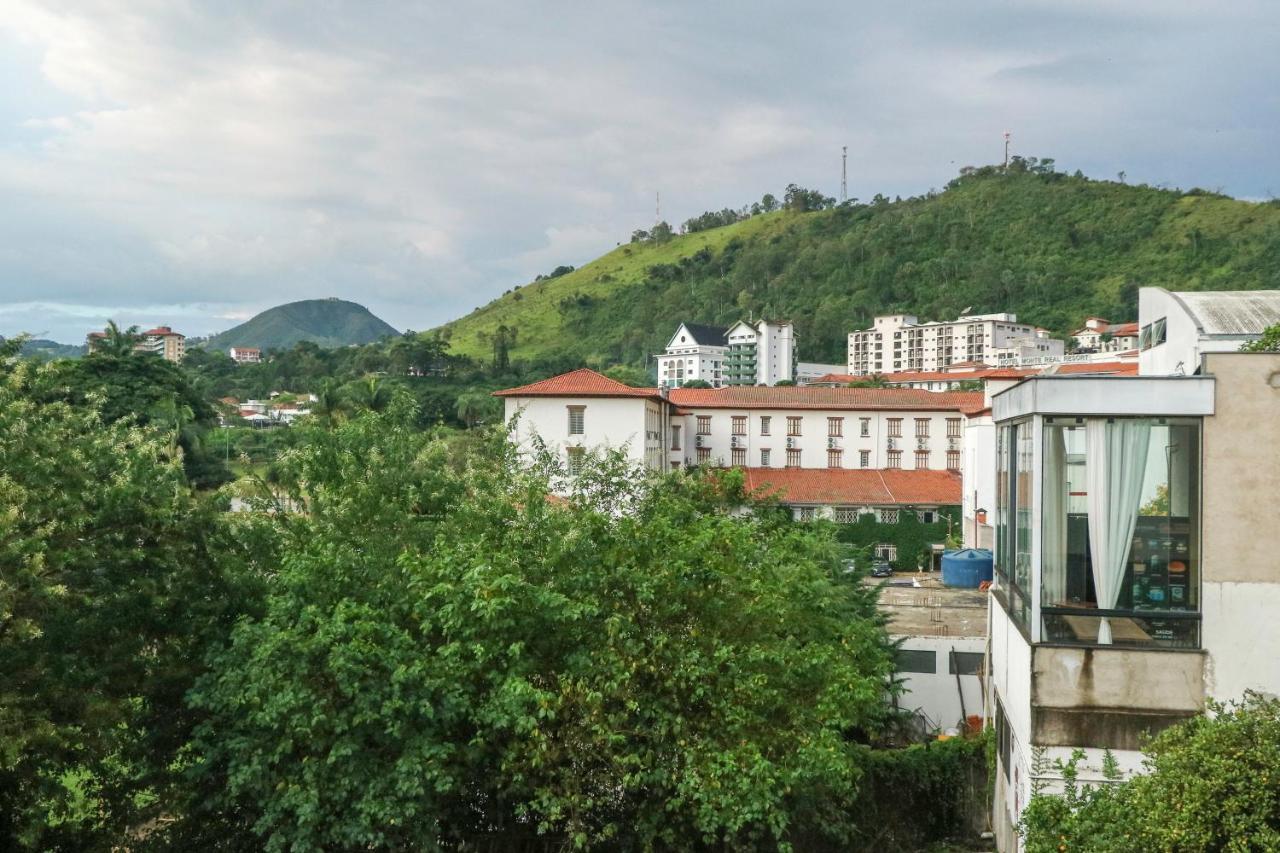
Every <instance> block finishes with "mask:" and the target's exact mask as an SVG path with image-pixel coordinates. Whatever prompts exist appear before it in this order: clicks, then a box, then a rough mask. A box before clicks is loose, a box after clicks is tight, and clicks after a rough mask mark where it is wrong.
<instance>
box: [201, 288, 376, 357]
mask: <svg viewBox="0 0 1280 853" xmlns="http://www.w3.org/2000/svg"><path fill="white" fill-rule="evenodd" d="M396 334H399V332H397V331H396V329H395V328H394V327H392V326H391V325H390V324H389V323H386V322H384V321H382V320H380V319H378V318H377V317H375V316H374V315H373V314H371V313H370V312H369V309H368V308H365V307H364V306H363V305H357V304H356V303H354V302H346V301H343V300H341V299H304V300H302V301H301V302H290V303H288V304H287V305H277V306H276V307H275V308H268V309H267V310H266V311H263V312H262V313H261V314H259V315H257V316H256V317H254V318H252V319H251V320H247V321H245V322H243V323H241V324H240V325H239V326H236V327H234V328H231V329H228V330H227V331H225V332H223V333H221V334H219V335H214V336H213V337H211V338H209V339H208V340H206V341H205V342H204V343H203V346H204V347H205V349H216V350H226V349H227V348H228V347H258V348H259V349H264V350H265V349H288V348H289V347H292V346H293V345H294V344H296V343H298V342H299V341H311V342H312V343H315V344H317V345H319V346H322V347H344V346H349V345H351V344H368V343H373V342H374V341H377V340H379V339H381V338H384V337H386V336H387V335H396Z"/></svg>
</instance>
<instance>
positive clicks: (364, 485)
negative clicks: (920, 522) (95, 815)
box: [175, 403, 892, 850]
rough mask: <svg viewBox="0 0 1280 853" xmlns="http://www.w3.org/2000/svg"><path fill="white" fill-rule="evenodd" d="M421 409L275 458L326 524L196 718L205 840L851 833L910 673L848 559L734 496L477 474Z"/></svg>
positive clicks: (612, 843) (475, 462)
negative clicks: (892, 705) (874, 735)
mask: <svg viewBox="0 0 1280 853" xmlns="http://www.w3.org/2000/svg"><path fill="white" fill-rule="evenodd" d="M402 405H403V404H402V403H398V404H396V405H394V406H393V407H392V409H391V410H389V411H388V412H387V413H385V414H381V415H378V414H366V415H364V416H362V417H360V418H356V419H353V420H351V421H348V422H346V423H344V424H341V425H339V426H338V427H336V428H335V429H333V430H331V431H320V430H317V431H315V432H314V433H313V434H311V435H309V436H308V437H307V441H306V442H305V443H304V444H303V445H301V446H299V447H298V448H297V449H296V450H294V451H292V452H291V453H290V454H289V455H288V456H287V458H286V459H285V460H283V461H282V467H284V468H285V469H286V472H285V475H284V477H283V480H284V481H285V482H286V483H291V484H293V486H292V487H291V488H293V489H295V490H296V491H295V492H294V493H293V497H294V499H295V500H297V501H300V502H302V503H304V504H305V506H306V507H307V509H308V512H307V514H305V515H300V516H292V517H288V518H281V519H280V524H281V534H282V536H283V537H284V539H283V541H282V544H281V548H280V552H281V554H282V563H281V567H280V571H279V573H278V574H277V575H275V576H274V577H273V578H272V579H271V589H270V593H269V595H268V601H267V608H266V612H265V614H264V615H263V616H262V617H261V618H259V619H251V620H246V621H243V622H242V623H241V624H240V625H239V626H237V628H236V630H235V634H234V639H233V641H232V643H231V644H230V646H229V647H228V648H227V649H226V650H225V651H223V652H221V653H219V654H217V655H215V658H214V671H213V672H212V673H211V674H210V675H209V676H208V677H206V678H205V679H204V680H203V681H202V683H201V685H200V686H199V688H198V689H197V690H196V691H194V692H193V694H192V699H193V701H194V703H195V705H196V707H197V708H199V709H200V710H202V711H203V712H205V713H207V714H208V715H209V719H208V721H207V722H206V724H205V726H204V728H203V729H202V734H201V736H200V738H199V740H198V742H197V745H196V755H197V756H198V759H199V763H198V767H199V772H200V775H201V777H202V779H203V780H204V785H205V786H206V788H207V790H209V791H211V792H213V793H212V794H211V796H209V797H208V798H207V799H203V800H202V801H201V803H197V804H193V805H192V811H191V813H190V814H191V823H189V824H188V825H187V826H188V828H190V827H191V826H194V825H205V826H212V825H223V826H228V825H229V826H233V827H237V828H238V829H239V831H241V832H244V833H247V834H250V835H253V836H258V837H260V838H261V839H262V840H263V843H265V845H266V846H267V848H268V849H296V850H309V849H331V848H352V847H361V848H385V847H433V846H434V845H436V844H437V843H445V844H463V843H476V844H478V843H480V842H482V841H484V840H485V839H488V840H489V841H491V842H492V843H496V844H498V845H499V846H502V847H511V846H515V845H517V844H518V843H519V842H520V840H521V839H526V840H528V839H532V838H538V837H541V838H544V839H547V840H548V841H549V842H553V843H556V844H564V845H568V846H573V847H608V848H610V849H631V848H637V849H639V848H645V847H651V846H654V845H658V846H665V847H672V846H687V845H689V844H691V843H697V842H698V840H701V841H702V842H706V843H708V844H713V843H726V844H730V845H732V846H754V845H757V844H759V845H762V846H772V845H775V844H777V843H779V842H784V841H786V840H787V839H788V838H789V837H790V836H791V835H792V834H793V833H795V832H797V831H798V827H806V828H808V829H810V830H812V829H813V828H814V827H817V828H820V829H822V830H823V831H825V832H828V833H829V834H834V835H835V836H841V835H847V834H848V833H849V832H850V829H851V827H850V826H849V821H848V819H847V816H845V815H844V814H843V813H842V812H841V811H840V810H839V809H836V808H833V805H837V804H840V803H848V802H851V801H852V799H853V797H854V794H855V791H856V786H857V783H858V777H859V769H858V766H859V765H858V757H859V755H860V754H861V752H862V750H861V749H860V748H859V747H858V745H857V744H858V742H859V741H865V740H866V738H867V737H868V736H869V733H871V732H875V731H877V730H878V729H879V728H880V727H881V726H882V725H883V724H884V722H885V720H886V719H887V714H888V713H889V711H888V706H887V703H886V701H885V690H886V684H887V682H888V679H889V676H890V674H891V671H892V663H891V660H890V656H889V653H888V651H887V649H888V646H887V642H886V639H885V635H884V632H883V628H882V625H881V622H880V619H879V617H878V616H877V615H876V613H875V609H874V602H873V596H874V591H872V590H870V589H868V588H867V587H865V586H863V585H861V584H858V583H856V582H852V581H849V580H846V579H844V577H843V576H842V575H840V574H839V573H838V571H837V570H836V559H835V551H834V545H833V543H832V542H831V540H830V539H829V538H827V537H825V536H823V535H821V534H820V533H818V532H816V531H815V530H814V529H813V528H809V527H806V526H804V525H795V524H791V523H788V522H786V521H785V520H781V519H779V518H777V516H776V515H775V514H770V513H761V514H760V515H759V516H758V517H756V518H754V519H752V518H746V519H744V518H738V517H735V516H734V515H732V514H731V510H732V508H733V507H734V506H736V505H738V504H739V503H741V502H743V501H745V496H744V495H743V487H742V483H741V478H740V476H738V475H736V474H734V473H732V472H730V473H720V474H715V475H706V476H705V477H704V476H697V477H685V476H681V475H672V476H669V477H666V478H662V479H651V478H649V477H647V476H646V475H644V474H642V472H639V471H635V470H631V469H629V468H627V467H626V466H625V465H624V464H623V462H622V461H621V460H620V459H618V458H609V459H604V460H599V461H597V462H596V463H595V465H594V466H593V467H591V468H590V470H589V472H588V473H587V474H586V475H585V476H583V477H581V478H579V479H578V480H576V481H575V482H576V483H577V485H576V486H575V487H574V489H573V490H572V491H571V492H570V493H569V496H568V497H567V498H566V499H555V500H549V499H548V498H547V494H548V488H549V486H550V485H551V483H552V481H559V479H560V477H561V472H558V471H557V470H555V469H554V467H553V463H552V462H551V461H550V460H549V459H543V460H541V462H540V464H539V465H538V466H537V468H536V469H535V470H534V471H532V472H527V471H525V470H523V469H522V468H521V467H520V466H519V465H517V464H516V462H515V460H514V459H513V457H512V456H511V451H510V450H509V449H508V448H507V446H506V445H505V444H504V443H503V442H502V441H501V439H500V438H499V437H496V436H495V437H491V438H490V439H487V441H488V442H489V444H488V446H487V447H485V448H484V449H483V450H480V449H479V448H477V450H479V451H480V452H474V453H468V454H464V455H462V456H459V455H457V454H456V453H455V452H454V451H452V450H451V448H450V445H449V443H447V442H445V441H442V440H440V439H438V438H433V437H431V436H429V435H426V434H423V433H421V432H419V431H417V430H416V429H414V428H413V426H412V424H413V419H414V416H413V413H412V411H411V410H409V409H407V408H402V407H401V406H402ZM624 508H625V510H626V511H625V512H624V511H623V509H624ZM368 531H377V535H376V536H369V535H368ZM175 831H176V832H180V830H175ZM228 831H229V830H223V832H228ZM557 839H558V840H557Z"/></svg>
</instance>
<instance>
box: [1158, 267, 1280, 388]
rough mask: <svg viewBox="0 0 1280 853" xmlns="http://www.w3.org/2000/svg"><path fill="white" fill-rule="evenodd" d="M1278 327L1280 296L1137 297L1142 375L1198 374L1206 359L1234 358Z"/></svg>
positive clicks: (1188, 294) (1198, 293) (1189, 294)
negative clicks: (1228, 354) (1220, 354)
mask: <svg viewBox="0 0 1280 853" xmlns="http://www.w3.org/2000/svg"><path fill="white" fill-rule="evenodd" d="M1276 323H1280V290H1228V291H1195V292H1178V293H1174V292H1170V291H1168V290H1165V289H1164V288H1162V287H1143V288H1141V289H1139V291H1138V326H1139V341H1138V347H1139V350H1140V352H1139V355H1138V372H1139V373H1141V374H1142V375H1143V376H1177V375H1187V376H1190V375H1191V374H1194V373H1197V372H1198V371H1199V370H1200V359H1201V356H1203V355H1204V354H1205V353H1211V352H1236V351H1237V350H1239V349H1240V347H1241V345H1242V344H1244V343H1246V342H1248V341H1252V340H1256V339H1257V338H1258V337H1259V336H1260V335H1261V334H1262V332H1263V331H1264V330H1266V329H1267V328H1268V327H1269V326H1272V325H1275V324H1276Z"/></svg>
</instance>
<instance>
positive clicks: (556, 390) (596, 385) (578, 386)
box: [493, 367, 659, 398]
mask: <svg viewBox="0 0 1280 853" xmlns="http://www.w3.org/2000/svg"><path fill="white" fill-rule="evenodd" d="M493 396H495V397H653V398H657V397H658V396H659V395H658V389H657V388H632V387H631V386H630V385H623V384H622V383H621V382H619V381H617V380H616V379H610V378H609V377H608V376H605V375H604V374H602V373H596V372H595V371H594V370H589V369H588V368H585V367H584V368H581V369H580V370H572V371H570V372H568V373H562V374H560V375H559V376H552V377H551V378H550V379H543V380H542V381H541V382H532V383H530V384H528V385H521V386H520V387H518V388H507V389H504V390H502V391H494V392H493Z"/></svg>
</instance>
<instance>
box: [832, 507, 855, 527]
mask: <svg viewBox="0 0 1280 853" xmlns="http://www.w3.org/2000/svg"><path fill="white" fill-rule="evenodd" d="M833 518H834V520H835V522H836V524H857V523H858V508H857V507H856V506H838V507H836V510H835V514H834V516H833Z"/></svg>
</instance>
